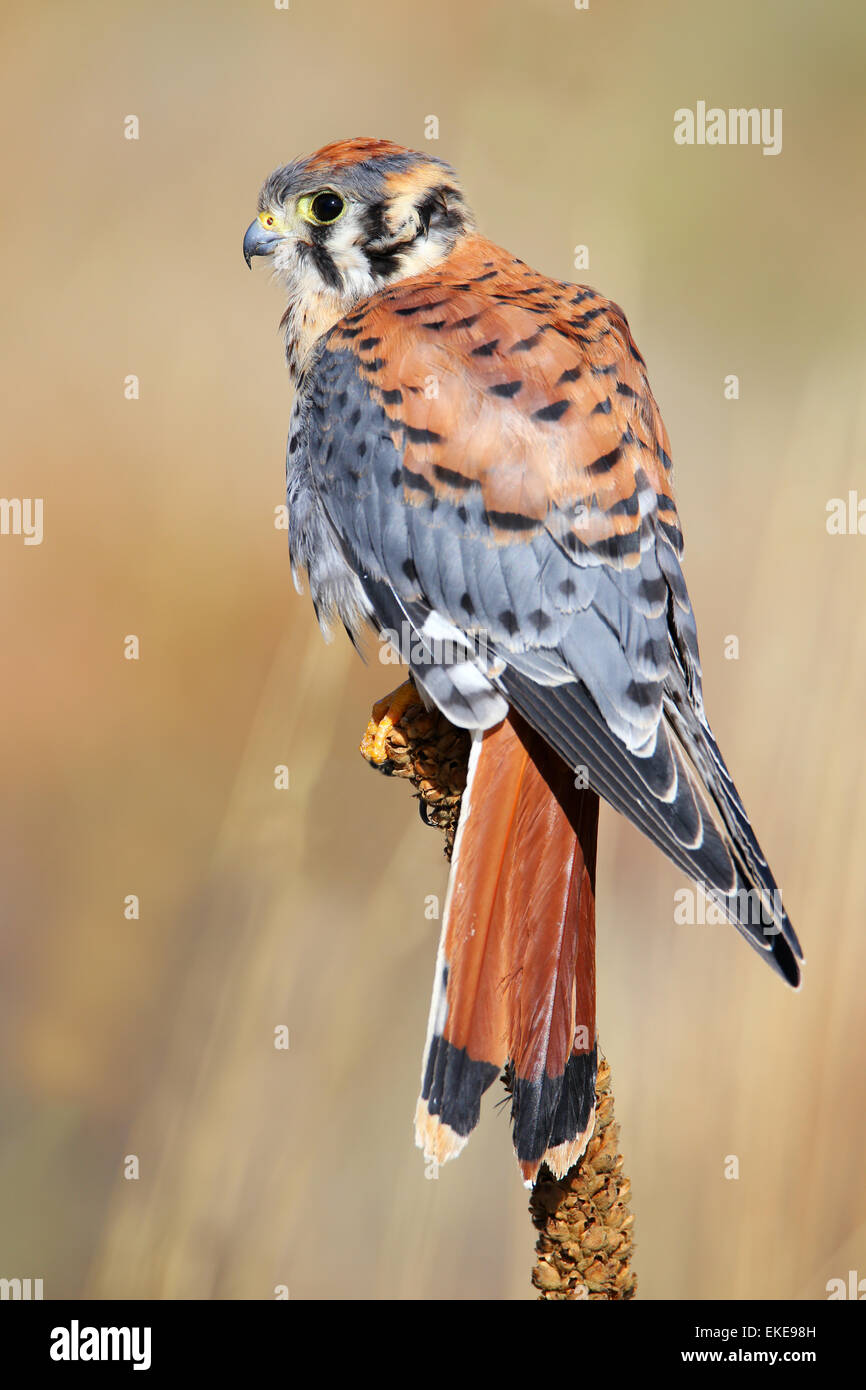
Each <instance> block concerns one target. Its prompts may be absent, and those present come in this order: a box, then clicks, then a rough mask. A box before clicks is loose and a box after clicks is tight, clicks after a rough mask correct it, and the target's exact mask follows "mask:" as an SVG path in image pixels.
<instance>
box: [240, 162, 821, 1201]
mask: <svg viewBox="0 0 866 1390" xmlns="http://www.w3.org/2000/svg"><path fill="white" fill-rule="evenodd" d="M243 249H244V256H245V258H246V261H247V264H250V263H251V258H252V257H253V256H272V257H273V263H274V268H275V270H276V272H277V274H278V275H279V277H280V278H281V279H282V281H283V282H284V284H285V287H286V289H287V291H288V305H287V308H286V312H285V314H284V316H283V319H282V326H283V327H284V329H285V342H286V357H287V361H288V366H289V372H290V374H291V377H292V380H293V382H294V383H295V386H296V395H295V400H294V406H293V409H292V416H291V426H290V431H289V441H288V454H287V489H288V507H289V548H290V554H291V560H292V569H293V574H294V577H295V582H296V585H297V586H298V587H299V588H300V583H299V576H300V574H301V573H302V572H306V574H307V576H308V578H309V585H310V591H311V594H312V599H313V603H314V605H315V609H316V613H317V615H318V617H319V620H320V623H321V624H322V626H323V628H325V629H326V630H327V629H329V628H330V625H331V624H332V623H333V622H334V621H335V620H336V621H338V622H342V623H343V625H344V626H345V627H346V629H347V631H348V632H349V634H350V636H351V637H352V638H353V640H355V639H358V638H359V637H360V635H361V633H362V631H363V630H364V629H365V628H366V627H368V626H372V628H373V629H375V630H377V631H378V632H379V633H380V634H383V635H385V636H387V637H388V638H389V639H390V640H391V641H392V642H393V643H395V644H396V645H397V646H398V649H399V650H400V652H401V654H402V656H403V658H404V659H405V661H406V662H407V663H408V666H409V668H410V671H411V675H412V677H413V679H414V682H415V685H416V686H417V689H418V691H420V692H421V694H422V696H423V697H424V699H425V700H426V701H427V702H429V704H430V705H435V706H437V707H438V708H439V710H441V711H442V713H443V714H444V715H445V716H446V717H447V718H448V719H449V720H450V721H451V722H452V723H453V724H455V725H457V726H459V727H461V728H464V729H468V730H471V733H472V751H471V755H470V764H469V776H468V782H467V788H466V791H465V793H464V796H463V802H462V809H461V815H460V823H459V827H458V831H457V837H456V841H455V849H454V855H453V858H452V867H451V876H450V880H449V889H448V896H447V900H446V906H445V912H444V921H443V929H442V938H441V945H440V948H439V957H438V961H437V965H436V977H435V984H434V993H433V1003H432V1007H431V1011H430V1024H429V1030H428V1039H427V1047H426V1053H425V1058H424V1063H423V1070H422V1087H421V1096H420V1099H419V1101H418V1108H417V1112H416V1136H417V1140H418V1143H419V1144H420V1145H421V1147H423V1148H424V1150H425V1154H426V1156H427V1157H428V1158H430V1159H433V1160H436V1161H439V1162H441V1161H443V1160H444V1159H447V1158H450V1157H452V1156H454V1155H455V1154H456V1153H458V1152H459V1151H460V1149H461V1148H462V1147H463V1145H464V1144H465V1142H466V1139H467V1138H468V1135H469V1133H470V1132H471V1130H472V1129H473V1127H474V1126H475V1124H476V1123H477V1121H478V1117H479V1107H480V1100H481V1096H482V1094H483V1092H484V1091H485V1090H486V1089H487V1087H488V1086H490V1084H491V1083H492V1082H493V1080H494V1079H495V1078H496V1077H497V1075H499V1074H500V1072H501V1071H502V1070H503V1068H504V1069H505V1074H506V1078H507V1082H508V1084H509V1087H510V1089H511V1092H512V1120H513V1135H514V1143H515V1149H516V1153H517V1158H518V1161H519V1164H520V1167H521V1171H522V1173H523V1176H524V1179H525V1180H526V1181H527V1182H531V1181H532V1180H533V1179H534V1178H535V1176H536V1175H537V1172H538V1168H539V1165H540V1163H541V1162H542V1161H545V1162H547V1163H548V1165H549V1166H550V1167H551V1168H552V1169H553V1171H554V1173H555V1174H557V1175H562V1174H564V1173H565V1171H566V1170H567V1169H568V1168H569V1167H570V1166H571V1165H572V1164H573V1163H574V1162H576V1161H577V1159H578V1158H579V1157H580V1154H581V1153H582V1152H583V1149H584V1147H585V1145H586V1142H587V1139H588V1137H589V1134H590V1133H591V1129H592V1121H593V1105H594V1082H595V1071H596V1029H595V988H594V954H593V942H592V939H591V929H590V928H591V923H592V915H593V914H592V901H591V894H592V893H593V891H594V885H593V883H592V882H591V874H590V872H589V870H588V869H587V866H586V864H585V862H584V857H583V854H582V853H581V852H580V839H581V836H583V841H584V844H586V836H587V834H589V835H590V836H593V835H594V825H590V826H589V827H587V826H586V825H583V826H582V825H581V824H580V822H579V818H580V817H581V816H586V815H587V814H588V813H587V812H586V810H585V808H586V805H587V798H586V796H585V795H583V793H582V790H581V789H582V788H583V787H585V786H589V787H590V788H591V789H592V790H594V791H595V792H597V793H598V794H599V795H600V796H602V797H604V799H605V800H606V801H608V802H609V803H610V804H611V805H612V806H614V807H615V808H616V809H617V810H618V811H621V812H622V813H623V815H625V816H627V817H628V819H629V820H630V821H632V822H633V823H634V824H635V825H636V826H638V828H639V829H640V830H642V831H643V832H644V833H645V834H646V835H647V836H648V837H649V838H650V839H651V840H652V841H653V843H654V844H656V845H658V847H659V848H660V849H661V850H663V852H664V853H665V854H666V855H667V856H668V857H669V858H670V859H671V860H673V862H674V863H675V864H676V865H678V866H679V868H681V869H683V870H685V872H686V873H688V874H689V875H690V876H691V877H692V878H693V879H695V880H696V881H697V882H698V883H700V884H701V885H702V886H703V887H704V889H705V891H706V892H707V893H708V894H709V895H710V896H711V897H713V898H714V899H715V900H716V901H717V902H718V903H719V904H720V905H721V907H722V909H723V911H724V913H725V915H726V916H727V917H728V918H729V920H730V921H731V922H733V924H734V925H735V926H736V927H738V928H739V930H740V931H741V932H742V934H743V935H744V936H745V937H746V939H747V941H749V942H750V944H751V945H752V946H754V947H755V948H756V949H757V950H758V951H759V952H760V953H761V955H762V956H763V957H764V958H765V960H767V962H768V963H769V964H770V965H772V966H773V967H774V969H776V970H777V971H778V973H779V974H780V975H781V976H782V978H783V979H784V980H786V981H787V982H788V983H789V984H790V985H794V986H796V985H797V984H798V983H799V979H800V964H799V963H800V961H801V960H802V952H801V949H800V946H799V943H798V941H797V937H796V935H795V934H794V930H793V928H792V926H791V924H790V922H789V920H788V917H787V915H786V913H785V910H784V907H783V906H782V903H781V899H780V896H779V892H778V890H777V888H776V884H775V881H774V879H773V876H772V874H771V872H770V870H769V868H768V866H767V862H766V860H765V858H764V856H763V854H762V852H761V849H760V846H759V845H758V842H757V839H756V838H755V835H754V833H753V831H752V828H751V825H750V824H749V820H748V817H747V815H746V812H745V810H744V808H743V805H742V802H741V801H740V798H739V796H738V795H737V791H736V788H735V787H734V784H733V782H732V780H731V777H730V774H729V773H728V770H727V768H726V766H725V763H724V761H723V759H722V755H721V753H720V751H719V748H718V746H717V744H716V741H715V739H714V737H713V735H712V732H711V730H710V727H709V724H708V723H707V719H706V716H705V714H704V706H703V699H702V695H701V667H700V661H699V657H698V642H697V633H696V628H695V620H694V616H693V614H692V607H691V603H690V601H689V596H688V592H687V590H686V585H685V580H684V578H683V573H682V569H681V566H680V558H681V555H682V549H683V542H682V535H681V532H680V526H679V521H678V517H677V510H676V505H675V502H674V497H673V491H672V487H671V459H670V445H669V442H668V436H667V433H666V431H665V427H664V425H663V423H662V420H661V416H660V414H659V410H658V406H657V405H656V402H655V400H654V398H653V395H652V392H651V390H650V387H649V383H648V381H647V373H646V365H645V363H644V359H643V357H642V356H641V354H640V352H639V351H638V349H637V347H636V346H635V344H634V341H633V339H632V336H631V333H630V331H629V327H628V324H627V322H626V319H625V316H624V314H623V312H622V310H621V309H619V308H618V307H617V305H616V304H613V303H611V302H610V301H609V300H606V299H604V298H603V297H602V296H601V295H600V294H598V293H597V292H596V291H595V290H593V289H590V288H588V287H587V286H586V285H573V284H567V283H564V282H562V281H558V280H551V279H548V278H547V277H546V276H544V275H540V274H539V273H538V272H537V271H535V270H532V269H531V268H530V267H529V266H527V265H525V264H524V262H523V261H521V260H518V259H517V257H516V256H512V255H510V254H509V253H508V252H507V251H503V250H502V248H501V247H499V246H495V245H494V244H493V243H492V242H489V241H486V240H485V239H484V238H483V237H481V236H479V235H478V233H477V232H476V230H475V224H474V220H473V216H472V213H471V211H470V209H469V207H468V206H467V203H466V201H465V198H464V195H463V192H462V189H461V187H460V184H459V182H458V179H457V177H456V175H455V173H454V171H453V170H452V169H451V168H449V166H448V165H447V164H445V163H443V162H442V161H441V160H439V159H436V158H434V157H433V156H431V155H429V154H419V153H416V152H414V151H412V150H408V149H404V148H403V147H402V146H400V145H395V144H392V143H390V142H388V141H384V140H372V139H356V140H346V141H341V142H338V143H335V144H332V145H328V146H326V147H325V148H324V149H322V150H319V152H318V153H317V154H314V155H312V156H310V157H309V158H305V159H299V160H296V161H295V162H294V163H291V164H287V165H285V166H284V167H283V168H280V169H277V170H276V171H275V172H274V173H273V174H271V176H270V177H269V178H268V179H267V181H266V182H265V185H264V187H263V188H262V191H261V194H260V196H259V213H258V216H257V217H256V219H255V221H254V222H253V223H252V225H251V226H250V227H249V229H248V231H247V233H246V236H245V237H244V247H243ZM398 716H399V709H398V710H396V711H395V712H394V716H393V717H394V718H397V717H398ZM594 804H595V803H594V800H593V805H594Z"/></svg>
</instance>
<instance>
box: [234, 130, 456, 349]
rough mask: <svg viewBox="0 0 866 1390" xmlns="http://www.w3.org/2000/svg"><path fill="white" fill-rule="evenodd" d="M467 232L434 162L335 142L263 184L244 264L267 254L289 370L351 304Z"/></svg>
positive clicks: (435, 258)
mask: <svg viewBox="0 0 866 1390" xmlns="http://www.w3.org/2000/svg"><path fill="white" fill-rule="evenodd" d="M472 228H473V219H472V213H471V212H470V210H469V208H468V207H467V205H466V202H465V201H464V198H463V193H462V191H461V188H460V184H459V182H458V180H457V176H456V174H455V173H454V171H453V169H451V168H449V166H448V165H447V164H445V163H443V161H442V160H440V159H435V158H434V157H433V156H432V155H429V154H419V153H417V152H416V151H414V150H407V149H404V148H403V146H402V145H394V144H392V143H391V142H390V141H388V140H366V139H358V140H341V141H338V142H337V143H336V144H333V145H326V146H325V148H324V149H321V150H319V151H318V153H317V154H314V155H310V156H309V157H307V158H305V159H298V160H295V161H294V163H292V164H286V165H284V166H283V167H282V168H281V169H276V170H275V171H274V172H273V173H272V174H271V175H270V177H269V178H268V179H266V181H265V184H264V187H263V188H262V191H261V193H260V194H259V213H258V216H257V217H256V219H255V221H254V222H252V223H251V224H250V226H249V227H248V229H247V233H246V236H245V237H244V257H245V259H246V262H247V265H252V258H253V256H272V257H273V264H274V269H275V271H276V272H277V275H278V276H279V277H280V279H282V280H283V282H284V283H285V285H286V288H287V290H288V296H289V308H288V310H287V312H286V316H285V319H284V323H285V325H286V343H287V351H288V354H289V361H290V365H291V364H292V360H293V358H294V359H296V361H295V365H296V364H297V361H298V360H302V359H303V356H305V354H306V351H307V350H308V348H309V346H310V344H311V342H312V341H313V340H314V338H315V337H316V336H318V335H319V333H321V332H324V331H325V330H326V329H327V328H328V327H330V326H331V324H333V323H335V322H336V321H337V319H338V318H341V317H342V316H343V314H345V313H348V312H349V310H350V309H351V308H352V307H353V305H355V304H357V302H358V301H359V300H360V299H363V298H365V297H366V296H367V295H370V294H373V293H374V292H375V291H376V290H379V289H382V288H383V287H384V286H385V285H387V284H389V283H390V282H391V281H394V280H403V279H405V278H406V277H408V276H410V275H416V274H418V273H419V272H421V271H423V270H426V269H429V268H430V267H431V266H434V265H436V264H437V263H438V262H439V261H441V260H443V259H444V257H445V256H447V255H448V254H449V252H450V251H451V250H452V249H453V247H454V245H455V243H456V242H457V240H458V239H459V238H460V237H462V236H464V235H465V234H466V233H467V232H470V231H471V230H472Z"/></svg>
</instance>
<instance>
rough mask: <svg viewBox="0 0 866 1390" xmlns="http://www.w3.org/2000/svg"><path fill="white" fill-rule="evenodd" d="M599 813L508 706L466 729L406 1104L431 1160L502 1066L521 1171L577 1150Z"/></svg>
mask: <svg viewBox="0 0 866 1390" xmlns="http://www.w3.org/2000/svg"><path fill="white" fill-rule="evenodd" d="M479 808H481V809H479ZM597 817H598V801H597V798H596V797H595V795H594V794H593V793H591V792H588V791H582V790H578V789H577V788H575V786H574V783H573V779H572V774H571V773H570V771H569V769H568V767H567V766H566V765H565V764H564V763H563V762H562V760H561V759H560V758H558V757H557V756H556V754H554V753H553V752H552V751H551V750H550V749H549V747H548V746H547V745H546V744H545V743H544V741H543V740H541V739H540V738H539V737H538V735H537V734H535V733H534V732H533V731H532V730H531V729H530V728H529V727H528V725H526V724H524V722H523V721H522V720H520V719H519V718H518V717H517V716H515V715H512V716H511V717H510V718H509V719H508V720H506V721H505V722H504V723H503V724H501V725H499V726H497V727H496V728H495V729H491V730H489V731H488V732H486V733H485V734H483V735H481V734H478V735H476V736H475V738H474V741H473V750H472V755H471V758H470V765H469V778H468V782H467V787H466V791H465V793H464V798H463V806H462V809H461V816H460V824H459V827H458V831H457V836H456V839H455V844H454V854H453V857H452V867H451V878H450V882H449V888H448V897H447V899H446V905H445V913H444V921H443V928H442V941H441V944H440V949H439V958H438V962H437V969H436V981H435V986H434V993H433V1002H432V1006H431V1010H430V1026H429V1029H428V1040H427V1049H426V1055H425V1061H424V1068H423V1073H422V1089H421V1097H420V1099H419V1101H418V1107H417V1110H416V1139H417V1142H418V1144H419V1146H420V1147H422V1148H423V1149H424V1151H425V1156H426V1157H427V1158H428V1159H435V1160H436V1161H437V1162H442V1161H444V1160H445V1159H447V1158H451V1157H453V1156H455V1154H456V1153H458V1152H459V1151H460V1149H461V1148H462V1147H463V1145H464V1144H465V1142H466V1139H467V1138H468V1135H469V1133H470V1132H471V1130H472V1129H473V1128H474V1126H475V1124H477V1122H478V1117H479V1113H480V1103H481V1096H482V1094H483V1093H484V1091H485V1090H487V1088H488V1087H489V1086H490V1085H491V1084H492V1082H493V1081H494V1079H495V1077H496V1076H497V1074H498V1073H499V1072H500V1070H502V1069H503V1068H504V1069H505V1079H506V1084H507V1085H508V1087H509V1089H510V1090H511V1096H512V1124H513V1135H514V1146H515V1151H516V1154H517V1159H518V1163H519V1165H520V1168H521V1172H522V1173H523V1176H524V1179H525V1181H527V1182H528V1183H531V1182H532V1181H533V1180H534V1178H535V1176H536V1174H537V1172H538V1168H539V1166H540V1164H541V1163H542V1162H547V1163H548V1165H549V1166H550V1167H552V1168H553V1170H554V1171H555V1172H556V1173H557V1174H563V1173H565V1172H566V1171H567V1169H568V1168H569V1167H570V1166H571V1165H572V1164H573V1163H575V1162H576V1161H577V1159H578V1158H579V1157H580V1154H581V1153H582V1152H583V1150H584V1148H585V1147H586V1143H587V1141H588V1139H589V1135H590V1133H591V1131H592V1125H593V1120H594V1104H595V1071H596V1056H597V1053H596V1026H595V900H594V873H595V844H596V828H597Z"/></svg>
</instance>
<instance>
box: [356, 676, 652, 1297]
mask: <svg viewBox="0 0 866 1390" xmlns="http://www.w3.org/2000/svg"><path fill="white" fill-rule="evenodd" d="M368 732H369V731H368ZM469 744H470V740H469V735H468V734H467V733H466V732H465V730H463V729H457V728H455V727H454V725H453V724H450V723H449V722H448V720H447V719H446V718H445V717H444V715H442V714H440V713H439V711H438V710H426V709H425V708H424V706H423V704H422V703H421V701H420V698H419V700H418V702H417V703H413V704H410V705H408V706H407V708H406V709H405V711H404V712H403V714H402V715H401V717H400V722H399V725H397V726H396V727H395V728H393V729H391V730H390V731H389V732H388V735H387V738H386V739H385V760H384V761H383V762H378V763H377V762H372V761H371V764H370V765H371V766H372V767H376V768H377V769H378V770H379V771H380V772H383V773H385V774H386V775H387V776H390V777H405V778H408V779H409V780H410V781H411V783H412V785H413V787H414V788H415V791H416V794H417V796H418V800H419V802H420V806H421V814H422V817H423V819H424V820H425V822H426V823H427V824H428V825H435V826H436V827H438V829H440V830H442V831H443V832H444V834H445V853H446V855H447V857H448V858H449V859H450V858H451V852H452V849H453V847H454V835H455V832H456V829H457V821H458V818H459V816H460V799H461V796H462V794H463V790H464V788H465V786H466V770H467V765H468V761H469ZM368 761H369V759H368ZM618 1140H619V1126H618V1125H617V1123H616V1120H615V1119H614V1112H613V1092H612V1091H611V1085H610V1067H609V1066H608V1064H607V1062H606V1061H604V1060H601V1061H600V1063H599V1069H598V1077H597V1079H596V1117H595V1127H594V1129H593V1132H592V1138H591V1139H590V1141H589V1144H588V1145H587V1149H586V1153H585V1154H584V1156H583V1158H582V1159H581V1160H580V1162H579V1163H577V1164H575V1166H574V1167H573V1168H571V1169H570V1170H569V1171H568V1173H566V1175H565V1177H564V1178H555V1177H554V1176H553V1174H552V1173H551V1172H550V1170H549V1169H548V1168H547V1167H546V1166H542V1168H541V1171H540V1173H539V1175H538V1180H537V1182H536V1183H535V1186H534V1187H533V1190H532V1197H531V1198H530V1202H529V1210H530V1214H531V1216H532V1221H533V1224H534V1225H535V1227H536V1229H537V1230H538V1232H539V1236H538V1241H537V1242H536V1247H535V1249H536V1254H537V1260H536V1264H535V1268H534V1269H533V1271H532V1282H533V1284H534V1286H535V1288H536V1289H538V1291H539V1294H538V1296H539V1298H540V1299H629V1298H634V1296H635V1288H636V1282H637V1281H636V1278H635V1275H634V1274H633V1273H632V1270H631V1265H630V1261H631V1254H632V1250H633V1243H632V1234H631V1232H632V1224H633V1222H634V1217H633V1215H632V1213H631V1212H630V1211H629V1209H628V1198H629V1192H630V1189H631V1183H630V1182H629V1179H628V1178H626V1177H625V1176H624V1175H623V1171H622V1168H623V1159H622V1155H621V1154H620V1153H619V1152H618Z"/></svg>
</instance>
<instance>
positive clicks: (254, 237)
mask: <svg viewBox="0 0 866 1390" xmlns="http://www.w3.org/2000/svg"><path fill="white" fill-rule="evenodd" d="M282 239H283V233H282V232H277V231H269V230H268V228H267V227H263V226H262V224H261V222H260V221H259V219H258V218H256V220H255V222H251V223H250V225H249V226H248V227H247V230H246V235H245V236H244V260H245V261H246V263H247V265H248V266H249V268H250V270H252V268H253V256H272V255H273V253H274V247H275V246H276V244H277V242H278V241H282Z"/></svg>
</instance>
